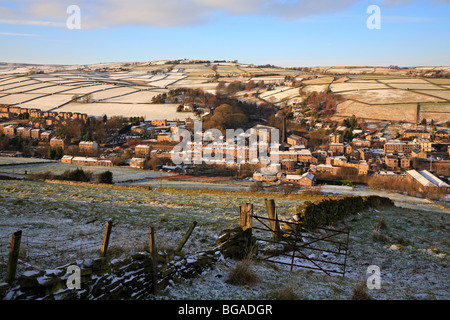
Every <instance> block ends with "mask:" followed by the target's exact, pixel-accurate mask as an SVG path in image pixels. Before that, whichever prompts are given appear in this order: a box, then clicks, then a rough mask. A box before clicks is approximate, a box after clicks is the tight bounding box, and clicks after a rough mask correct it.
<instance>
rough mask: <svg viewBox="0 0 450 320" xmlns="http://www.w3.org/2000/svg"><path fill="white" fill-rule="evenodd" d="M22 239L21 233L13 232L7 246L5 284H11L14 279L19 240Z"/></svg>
mask: <svg viewBox="0 0 450 320" xmlns="http://www.w3.org/2000/svg"><path fill="white" fill-rule="evenodd" d="M21 239H22V231H17V232H14V233H13V235H12V237H11V243H10V245H9V258H8V266H7V269H6V282H8V283H9V284H12V282H13V281H14V279H15V278H16V270H17V261H18V260H19V251H20V240H21Z"/></svg>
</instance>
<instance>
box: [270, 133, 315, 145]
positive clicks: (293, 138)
mask: <svg viewBox="0 0 450 320" xmlns="http://www.w3.org/2000/svg"><path fill="white" fill-rule="evenodd" d="M268 141H269V140H268ZM286 142H287V143H288V144H290V145H291V146H295V145H304V146H305V147H306V146H308V139H306V138H304V137H302V136H299V135H296V134H291V135H290V136H289V137H287V140H286Z"/></svg>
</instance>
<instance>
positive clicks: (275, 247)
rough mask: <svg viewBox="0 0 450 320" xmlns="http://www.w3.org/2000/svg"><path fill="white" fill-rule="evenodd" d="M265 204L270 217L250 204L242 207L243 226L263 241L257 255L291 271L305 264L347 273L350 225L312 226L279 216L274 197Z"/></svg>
mask: <svg viewBox="0 0 450 320" xmlns="http://www.w3.org/2000/svg"><path fill="white" fill-rule="evenodd" d="M266 204H267V209H268V213H269V217H262V216H258V215H256V214H254V213H253V206H252V205H251V204H246V205H245V206H241V208H240V216H241V218H240V219H241V226H243V227H244V228H252V233H253V236H254V237H255V238H256V241H257V242H259V244H260V245H259V246H258V255H257V259H259V260H262V261H266V262H271V263H277V264H282V265H288V266H290V270H291V271H294V270H296V269H298V268H306V269H312V270H319V271H322V272H324V273H325V274H327V275H332V274H340V275H342V276H345V269H346V263H347V255H348V242H349V235H350V232H349V228H348V227H344V228H343V229H335V228H332V227H327V228H325V227H317V226H314V227H312V226H307V225H305V224H303V223H300V222H294V221H285V220H280V219H278V215H277V213H276V207H275V205H274V202H273V200H266ZM245 216H246V217H245ZM244 217H245V218H244ZM253 221H255V222H257V223H253Z"/></svg>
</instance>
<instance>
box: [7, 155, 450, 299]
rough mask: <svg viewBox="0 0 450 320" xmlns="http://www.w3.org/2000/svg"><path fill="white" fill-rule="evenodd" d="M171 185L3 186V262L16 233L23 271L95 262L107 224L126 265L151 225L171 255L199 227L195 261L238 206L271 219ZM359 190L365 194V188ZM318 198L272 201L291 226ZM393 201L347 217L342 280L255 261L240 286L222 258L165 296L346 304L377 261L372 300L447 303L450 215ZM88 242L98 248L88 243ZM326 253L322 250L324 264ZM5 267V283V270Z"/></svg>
mask: <svg viewBox="0 0 450 320" xmlns="http://www.w3.org/2000/svg"><path fill="white" fill-rule="evenodd" d="M3 164H5V162H4V163H3ZM46 166H48V167H46ZM50 166H53V168H54V170H56V169H55V168H58V166H61V164H52V163H43V164H36V165H29V166H24V167H27V168H29V169H28V170H31V169H30V168H31V167H34V168H36V169H35V170H36V171H45V170H46V169H48V168H50ZM24 167H21V166H20V165H19V164H16V165H15V173H16V174H20V173H21V170H22V169H23V168H24ZM20 168H22V169H20ZM63 168H67V167H66V166H61V167H60V168H59V170H63ZM91 169H94V168H93V167H92V168H91ZM96 169H97V168H96ZM100 169H103V170H105V169H106V168H98V170H100ZM108 169H111V170H114V171H113V174H114V178H115V179H116V178H117V180H118V181H121V182H122V183H121V184H127V183H126V181H130V180H135V181H137V182H139V181H141V182H142V184H143V185H146V183H145V181H146V178H148V177H152V176H155V175H160V173H159V172H152V171H142V170H141V171H139V170H129V169H128V170H127V169H125V168H108ZM5 170H6V171H7V170H11V168H10V167H8V166H7V167H5V166H2V167H0V171H2V172H5ZM6 173H7V172H6ZM9 173H11V171H9ZM2 174H5V173H2ZM22 174H23V173H22ZM149 181H150V180H149ZM129 184H130V185H141V184H140V183H133V182H130V183H129ZM205 185H206V184H205ZM160 186H161V187H162V188H159V187H160ZM171 186H172V185H167V181H164V182H163V183H162V184H160V185H159V186H158V184H157V183H155V184H153V185H152V190H147V191H146V190H138V189H136V190H135V189H132V188H129V189H119V188H120V186H117V187H115V188H103V187H100V186H95V185H92V186H85V185H83V186H81V185H75V184H55V183H47V182H42V181H19V180H0V190H2V192H1V193H0V210H1V211H2V212H3V214H2V215H1V216H0V225H1V228H0V230H1V231H0V252H1V254H2V260H0V261H1V262H2V263H3V264H4V263H5V258H6V254H7V248H8V244H9V238H10V236H11V233H13V232H15V231H17V230H19V229H20V230H22V231H23V243H24V245H23V250H22V253H21V257H20V259H21V264H20V265H19V274H20V272H23V271H24V270H26V267H27V266H28V267H30V266H32V267H38V268H54V267H57V266H59V265H63V264H66V263H70V262H73V261H74V260H77V259H83V258H88V257H92V256H96V255H97V254H98V248H99V245H100V243H101V238H102V234H103V228H104V225H105V223H106V222H107V221H110V220H112V221H113V222H114V227H113V232H112V235H111V243H110V250H109V252H110V255H111V258H121V257H125V256H127V255H129V254H130V253H132V252H136V251H145V250H148V241H147V239H148V227H149V226H154V227H155V229H156V232H157V233H156V237H157V238H156V239H157V243H158V246H159V249H160V250H165V249H169V248H175V247H176V246H177V245H178V243H179V241H180V240H181V238H182V237H183V235H184V234H185V232H186V231H187V229H188V228H189V226H190V225H191V224H192V222H193V221H197V222H198V226H197V228H196V229H195V230H194V233H193V235H192V236H191V238H190V239H189V241H188V242H187V244H186V246H185V247H184V249H183V252H185V253H186V254H195V253H196V252H199V251H201V250H208V249H212V248H215V247H216V246H217V243H216V240H217V237H218V236H219V234H220V232H221V231H222V230H224V229H227V228H233V227H235V226H237V225H238V206H239V205H241V204H242V203H244V202H251V203H253V204H254V211H255V213H257V214H259V215H262V216H266V215H267V213H266V210H265V205H264V194H260V195H257V194H253V193H245V192H239V190H242V189H243V187H242V186H236V188H235V189H234V190H232V189H231V190H230V191H235V192H230V191H209V192H207V191H205V192H199V191H196V190H188V189H185V190H181V189H177V190H175V189H166V187H171ZM177 187H180V185H179V184H178V186H177ZM198 187H199V186H197V188H198ZM211 189H214V187H213V188H211ZM360 193H361V194H367V190H365V191H361V192H360ZM319 198H321V196H316V197H315V198H314V197H313V198H308V197H307V196H305V198H304V199H303V198H301V199H294V198H288V197H285V196H283V195H282V194H280V195H279V196H277V197H276V198H275V202H276V204H277V206H278V207H279V213H278V214H279V216H280V218H281V219H289V218H291V217H292V215H293V213H294V212H293V210H294V209H293V208H294V207H295V205H296V204H299V203H301V202H303V201H306V200H314V199H319ZM393 199H394V200H395V203H396V205H397V207H395V208H390V209H384V210H380V211H378V210H375V209H371V210H368V211H365V212H360V213H359V214H358V215H355V216H353V217H349V218H347V219H346V221H345V223H346V224H347V225H348V226H349V227H350V228H351V231H350V244H349V256H348V259H347V273H346V277H342V276H327V275H325V274H323V273H320V272H317V271H308V270H307V269H297V270H294V271H293V272H291V271H289V267H287V266H286V267H285V266H283V265H278V264H277V265H274V264H269V263H264V262H260V261H256V260H255V261H253V262H252V263H251V269H252V270H253V271H254V272H255V273H256V274H257V276H258V279H259V281H258V283H257V284H256V285H254V286H248V287H239V286H234V285H230V284H227V283H226V282H225V280H226V278H227V274H228V272H229V271H230V270H231V268H233V267H234V266H235V265H236V264H237V263H238V262H237V261H234V260H230V259H221V260H220V261H219V262H218V263H217V264H216V265H215V267H214V268H213V269H211V270H207V271H205V272H204V273H203V274H202V275H200V276H199V277H197V278H194V279H191V280H189V281H186V282H183V281H180V282H177V283H172V284H171V285H170V286H169V287H168V288H166V289H165V290H164V291H163V292H162V293H161V295H160V296H159V299H272V298H274V297H275V294H276V293H277V292H278V291H280V290H287V289H292V290H293V291H294V292H295V294H296V295H297V296H298V297H299V298H300V299H338V300H341V299H349V298H350V296H351V293H352V290H353V288H354V287H355V286H356V285H357V284H359V283H361V282H362V281H363V280H364V279H365V277H366V275H365V272H366V269H367V267H368V266H369V265H373V264H375V265H378V266H379V267H380V268H381V289H380V290H371V291H370V292H369V294H370V295H371V296H372V297H373V298H374V299H449V298H450V292H449V287H448V283H449V280H450V276H449V274H448V272H447V268H448V262H449V260H448V253H449V250H450V245H449V242H448V232H449V229H450V218H449V213H448V212H447V211H444V210H442V209H440V208H439V207H437V206H433V205H430V204H428V202H427V201H426V200H424V199H417V198H412V197H404V196H402V195H393ZM381 217H383V218H384V221H385V223H386V226H387V228H386V229H382V230H381V235H382V236H383V238H382V239H379V240H375V239H374V238H373V229H374V228H375V227H376V226H377V224H378V223H379V220H380V218H381ZM337 227H341V226H337ZM71 237H72V238H73V240H70V238H71ZM55 239H56V240H57V241H56V240H55ZM80 239H81V240H80ZM55 243H57V244H58V251H57V252H59V255H55V254H51V255H49V253H52V252H54V251H55V248H54V246H55ZM92 243H93V244H94V245H93V246H89V244H92ZM261 245H262V244H261ZM320 254H321V253H320V252H318V254H317V257H318V258H320ZM38 257H45V259H42V258H41V259H38ZM0 270H2V271H3V274H2V276H4V270H5V267H4V265H3V266H2V268H0Z"/></svg>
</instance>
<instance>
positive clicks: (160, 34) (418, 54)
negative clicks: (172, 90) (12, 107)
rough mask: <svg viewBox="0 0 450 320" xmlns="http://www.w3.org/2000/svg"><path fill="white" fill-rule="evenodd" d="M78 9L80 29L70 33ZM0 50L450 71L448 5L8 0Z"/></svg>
mask: <svg viewBox="0 0 450 320" xmlns="http://www.w3.org/2000/svg"><path fill="white" fill-rule="evenodd" d="M72 4H74V5H78V6H79V8H80V10H81V15H80V17H81V20H80V21H81V29H76V30H69V29H68V28H67V26H66V20H67V18H68V17H69V16H70V14H68V13H67V7H68V6H69V5H72ZM370 5H378V6H379V8H380V10H381V28H380V29H373V30H370V29H368V28H367V25H366V21H367V19H368V18H369V16H370V14H369V13H367V12H366V10H367V8H368V7H369V6H370ZM0 43H1V47H0V48H1V51H0V61H2V62H24V63H45V64H52V63H54V64H90V63H99V62H119V61H151V60H165V59H183V58H186V59H217V60H238V61H239V62H242V63H254V64H266V63H270V64H274V65H277V66H285V67H296V66H298V67H301V66H332V65H357V66H362V65H374V66H388V65H391V64H393V65H399V66H441V65H447V66H448V65H450V1H449V0H431V1H413V0H376V1H375V0H370V1H358V0H343V1H332V0H315V1H306V0H228V1H226V0H126V1H123V0H22V1H4V0H0Z"/></svg>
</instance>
